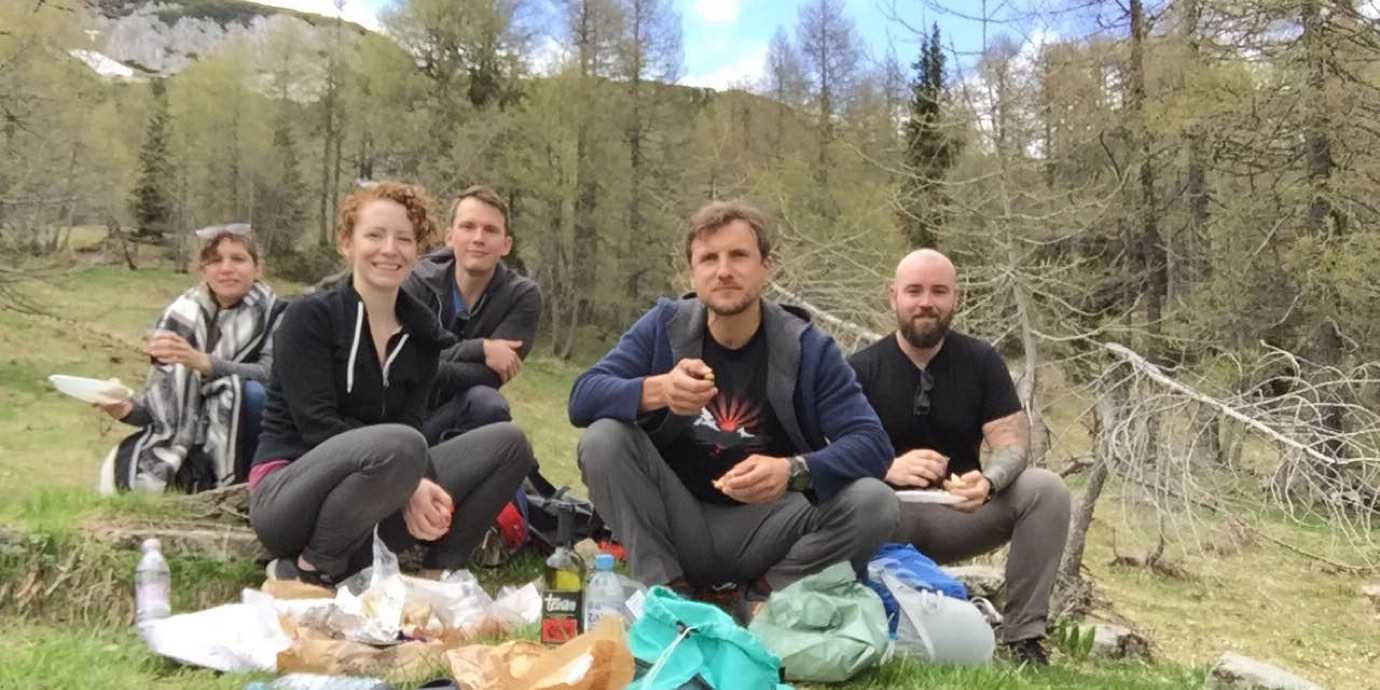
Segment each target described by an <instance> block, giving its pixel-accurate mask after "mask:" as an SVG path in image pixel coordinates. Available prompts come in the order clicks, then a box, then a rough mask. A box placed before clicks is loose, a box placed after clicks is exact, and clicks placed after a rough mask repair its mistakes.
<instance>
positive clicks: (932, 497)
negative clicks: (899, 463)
mask: <svg viewBox="0 0 1380 690" xmlns="http://www.w3.org/2000/svg"><path fill="white" fill-rule="evenodd" d="M896 498H897V499H898V500H899V501H901V502H902V503H940V504H943V505H953V504H955V503H962V502H963V499H962V498H960V497H958V496H955V495H953V494H951V493H949V492H947V491H943V490H940V489H908V490H906V491H897V492H896Z"/></svg>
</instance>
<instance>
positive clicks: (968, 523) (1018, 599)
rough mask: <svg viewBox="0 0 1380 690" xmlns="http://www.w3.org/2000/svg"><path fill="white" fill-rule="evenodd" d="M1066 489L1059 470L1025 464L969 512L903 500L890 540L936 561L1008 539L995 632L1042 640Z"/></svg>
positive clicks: (1063, 533)
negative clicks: (1005, 484) (1007, 483)
mask: <svg viewBox="0 0 1380 690" xmlns="http://www.w3.org/2000/svg"><path fill="white" fill-rule="evenodd" d="M1069 503H1070V500H1069V490H1068V489H1067V488H1065V487H1064V482H1063V480H1061V479H1059V475H1056V474H1054V473H1053V472H1050V471H1048V470H1043V469H1040V468H1037V467H1031V468H1027V469H1026V470H1025V471H1024V472H1022V473H1021V474H1020V476H1018V477H1016V481H1014V482H1011V485H1010V486H1008V487H1006V490H1005V491H1002V492H1001V493H999V494H997V495H996V496H994V497H993V498H992V501H991V502H990V503H988V504H987V505H985V506H982V507H981V508H978V509H977V511H976V512H973V513H960V512H958V511H956V510H953V509H952V508H948V507H946V506H942V505H936V504H933V503H902V504H901V521H900V525H899V526H898V527H897V528H896V536H895V541H898V542H903V543H910V544H913V545H915V548H916V549H917V550H919V551H920V553H923V554H925V555H926V556H929V557H930V558H933V559H934V560H935V561H937V562H939V563H952V562H954V561H961V560H963V559H966V558H972V557H973V556H978V555H981V554H984V553H987V552H989V551H995V550H997V549H998V548H1001V546H1002V545H1004V544H1006V543H1007V542H1010V543H1011V553H1010V554H1009V555H1008V556H1007V559H1006V605H1005V606H1004V607H1003V611H1002V616H1003V618H1005V622H1003V623H1002V626H1001V637H1002V640H1003V641H1005V642H1015V641H1018V640H1025V639H1029V638H1033V637H1043V636H1044V634H1045V623H1046V620H1047V619H1048V617H1049V595H1050V592H1052V591H1053V589H1054V577H1055V574H1056V572H1057V571H1058V569H1059V560H1060V559H1061V558H1062V557H1063V555H1064V542H1065V541H1067V540H1068V536H1069Z"/></svg>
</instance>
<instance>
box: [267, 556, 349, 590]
mask: <svg viewBox="0 0 1380 690" xmlns="http://www.w3.org/2000/svg"><path fill="white" fill-rule="evenodd" d="M266 571H267V575H268V579H270V580H296V581H298V582H303V583H306V584H309V585H315V586H317V587H324V588H326V589H332V590H333V589H335V585H336V583H335V580H334V579H332V578H331V576H329V575H327V574H325V573H323V572H321V571H319V570H302V569H301V568H298V567H297V559H296V558H275V559H273V560H271V561H269V562H268V568H266Z"/></svg>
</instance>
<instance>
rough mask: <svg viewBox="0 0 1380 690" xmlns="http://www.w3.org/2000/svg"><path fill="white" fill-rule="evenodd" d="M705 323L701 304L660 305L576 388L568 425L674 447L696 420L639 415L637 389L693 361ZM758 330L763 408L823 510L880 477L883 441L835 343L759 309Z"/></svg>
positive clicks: (887, 450) (781, 312)
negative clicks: (623, 432)
mask: <svg viewBox="0 0 1380 690" xmlns="http://www.w3.org/2000/svg"><path fill="white" fill-rule="evenodd" d="M706 314H707V312H706V309H705V306H704V303H702V302H700V301H699V300H698V299H695V298H693V297H687V298H683V299H680V300H676V301H671V300H667V299H663V300H659V301H658V302H657V304H656V306H655V307H652V310H651V311H649V312H647V313H646V314H645V315H644V316H643V317H642V318H640V319H638V320H637V323H635V324H633V326H632V328H629V329H628V332H627V333H624V334H623V338H622V339H621V340H619V341H618V344H617V345H615V346H614V348H613V349H612V350H610V351H609V353H608V354H606V355H604V357H603V359H600V360H599V361H598V362H597V363H596V364H595V365H594V366H593V367H592V368H590V370H589V371H586V372H585V373H584V374H582V375H581V376H580V378H578V379H576V380H575V385H574V387H573V388H572V389H571V391H570V410H569V412H570V423H571V424H574V425H575V426H581V427H582V426H589V425H590V424H592V423H593V422H594V420H596V419H604V418H608V419H617V420H620V421H625V422H636V423H637V424H638V425H639V426H641V427H642V429H643V430H645V431H646V432H647V434H648V435H649V436H650V437H651V439H652V444H653V445H655V446H656V447H657V449H658V450H661V449H664V448H666V447H667V446H668V445H669V444H671V443H675V442H676V441H677V440H678V439H679V438H680V435H681V432H683V431H684V430H685V429H686V427H688V426H689V425H690V424H691V423H692V422H693V421H694V419H695V418H694V417H693V416H688V417H687V416H682V415H674V414H671V413H670V412H669V411H668V410H658V411H656V412H652V413H649V414H642V415H639V414H638V412H637V406H638V404H639V403H640V402H641V400H642V381H643V380H644V379H646V378H647V377H648V376H656V375H658V374H664V373H666V372H668V371H670V370H671V367H673V366H675V364H676V362H679V361H680V360H682V359H686V358H698V357H699V356H700V350H701V348H702V345H703V342H704V329H705V328H706V326H705V319H706ZM762 328H764V329H766V334H767V352H768V354H767V362H768V367H769V369H768V371H767V401H768V403H769V404H770V405H771V408H772V412H775V413H776V417H777V419H778V420H780V422H781V426H782V427H783V428H784V429H785V430H786V434H787V435H788V436H789V437H790V439H791V444H792V445H793V446H794V447H795V449H796V452H798V453H800V454H802V455H804V456H805V462H806V463H807V464H808V465H809V467H810V479H811V482H812V483H813V485H814V493H815V496H816V497H818V498H819V500H821V501H827V500H829V499H830V498H833V496H834V495H835V494H837V493H838V492H839V491H841V490H843V488H844V487H846V486H847V485H848V484H849V483H850V482H852V481H854V480H856V479H861V478H863V477H876V478H878V479H881V478H883V477H885V476H886V471H887V469H889V468H890V467H891V460H892V456H893V451H892V449H891V439H890V438H888V437H887V435H886V431H884V430H883V429H882V423H881V421H880V420H878V419H877V413H876V412H873V411H872V406H871V405H870V404H868V402H867V398H866V397H864V396H863V392H862V387H861V386H859V385H858V379H857V377H855V376H854V375H853V368H852V367H850V366H848V363H847V362H845V361H844V359H843V354H842V353H840V352H839V348H838V346H837V345H835V344H834V339H833V338H830V337H829V336H828V335H827V334H825V333H824V332H823V331H820V330H819V329H817V328H815V327H814V326H813V325H811V324H810V314H809V312H807V311H805V310H804V309H801V308H799V307H794V306H787V305H778V304H776V303H773V302H768V301H766V300H763V301H762Z"/></svg>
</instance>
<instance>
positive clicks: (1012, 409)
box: [849, 249, 1070, 666]
mask: <svg viewBox="0 0 1380 690" xmlns="http://www.w3.org/2000/svg"><path fill="white" fill-rule="evenodd" d="M888 294H889V297H890V302H891V308H892V310H893V311H894V312H895V313H896V332H895V333H892V334H891V335H888V336H887V337H885V338H883V339H881V340H879V341H877V342H876V343H875V344H873V345H871V346H870V347H868V348H867V349H865V350H862V351H860V352H858V353H856V354H854V355H853V357H852V358H850V359H849V363H850V364H851V365H853V369H854V371H856V372H857V374H858V382H859V383H860V384H862V387H863V393H864V394H865V395H866V396H867V399H868V401H869V402H871V403H872V407H873V409H874V410H876V411H877V416H878V417H880V418H881V420H882V427H883V428H885V429H886V432H887V435H888V436H890V437H891V443H892V445H893V446H894V447H895V449H896V453H897V457H896V459H895V461H894V462H892V465H891V468H890V470H889V471H888V472H887V476H886V482H887V483H888V484H890V485H891V486H892V487H894V488H897V489H944V490H947V491H948V492H949V493H952V494H955V495H956V496H958V497H959V498H960V502H959V503H957V504H955V505H938V504H932V503H905V502H902V503H901V505H900V508H901V515H900V522H899V524H898V526H897V531H896V536H895V540H896V541H898V542H905V543H910V544H914V545H915V547H916V548H917V549H919V550H920V552H922V553H924V554H926V555H928V556H930V557H931V558H933V559H935V560H936V561H938V562H940V563H950V562H953V561H959V560H963V559H965V558H971V557H973V556H977V555H979V554H983V553H987V552H989V551H993V550H996V549H998V548H1000V547H1001V546H1002V545H1004V544H1006V543H1008V542H1009V543H1010V544H1011V553H1010V555H1009V556H1008V558H1007V561H1006V605H1005V607H1004V609H1005V610H1004V612H1003V613H1004V618H1005V620H1004V622H1003V624H1002V627H1001V630H1000V634H1001V638H1002V641H1003V643H1005V644H1006V645H1007V646H1008V648H1009V649H1010V651H1011V655H1012V657H1013V658H1014V659H1015V660H1016V661H1018V662H1024V663H1031V664H1035V665H1041V666H1043V665H1047V664H1048V663H1049V659H1048V656H1047V655H1046V654H1045V651H1044V647H1043V645H1042V643H1041V640H1042V639H1043V638H1044V636H1045V632H1046V621H1047V618H1048V615H1049V597H1050V592H1051V591H1052V589H1053V587H1054V577H1055V572H1056V571H1057V570H1058V567H1059V560H1060V558H1061V557H1062V556H1063V551H1064V542H1065V540H1066V539H1067V538H1068V528H1069V503H1070V501H1069V492H1068V489H1066V488H1065V487H1064V483H1063V481H1061V480H1060V479H1059V477H1058V475H1055V474H1054V473H1052V472H1049V471H1047V470H1043V469H1039V468H1027V467H1026V449H1027V447H1028V445H1029V442H1028V439H1029V420H1028V419H1027V418H1026V414H1025V411H1024V410H1023V409H1022V408H1021V402H1020V399H1019V398H1018V397H1017V396H1016V389H1015V386H1014V385H1012V383H1011V376H1010V374H1009V373H1008V372H1007V370H1006V365H1005V364H1004V363H1003V362H1002V358H1001V355H1000V354H999V353H998V352H997V351H996V349H994V348H993V347H992V346H991V345H988V344H987V343H985V342H983V341H981V340H978V339H976V338H972V337H969V336H967V335H964V334H962V333H959V332H957V331H954V330H952V329H951V328H950V324H951V322H952V321H953V317H954V313H955V312H956V311H957V310H958V306H959V301H960V300H959V290H958V273H957V271H956V269H955V268H954V265H953V263H952V262H950V261H949V259H948V257H945V256H944V255H943V254H940V253H939V252H937V251H934V250H932V249H921V250H917V251H915V252H911V253H910V254H909V255H907V256H906V257H905V258H904V259H902V260H901V262H900V264H899V265H897V267H896V277H895V280H894V281H893V282H892V284H891V286H890V289H889V291H888ZM984 443H985V444H986V445H987V447H988V449H989V452H988V455H987V457H986V458H985V459H983V458H982V457H981V452H980V449H981V446H982V444H984Z"/></svg>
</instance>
